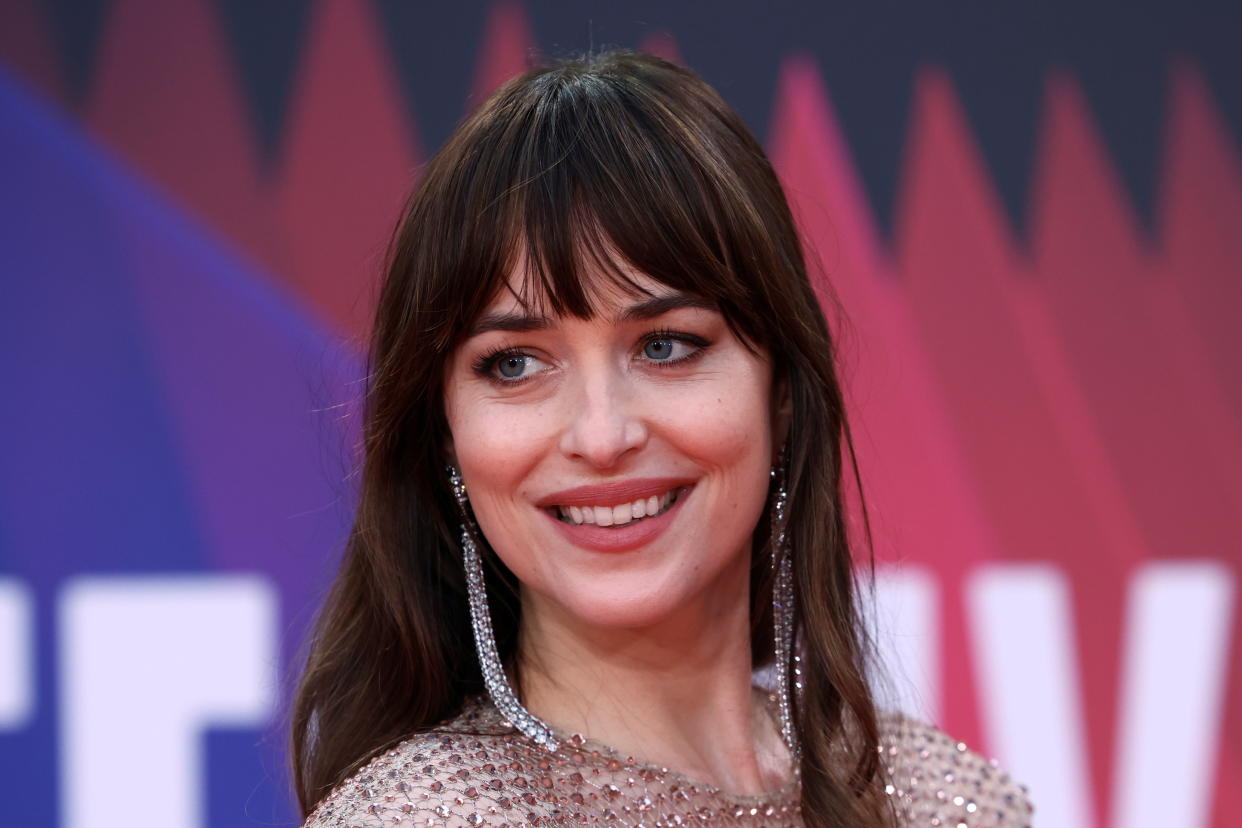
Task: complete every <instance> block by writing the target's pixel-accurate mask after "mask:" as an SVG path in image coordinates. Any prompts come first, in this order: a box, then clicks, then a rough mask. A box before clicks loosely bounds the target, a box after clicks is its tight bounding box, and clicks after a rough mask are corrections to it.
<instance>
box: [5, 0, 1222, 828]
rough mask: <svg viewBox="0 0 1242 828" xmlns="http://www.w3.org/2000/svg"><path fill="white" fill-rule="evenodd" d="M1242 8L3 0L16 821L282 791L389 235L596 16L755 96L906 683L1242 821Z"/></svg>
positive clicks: (1112, 801)
mask: <svg viewBox="0 0 1242 828" xmlns="http://www.w3.org/2000/svg"><path fill="white" fill-rule="evenodd" d="M1240 24H1242V14H1239V13H1238V12H1237V11H1236V10H1234V9H1231V8H1229V7H1228V6H1226V5H1224V4H1220V5H1219V6H1216V5H1211V4H1202V3H1200V4H1186V3H1173V2H1165V3H1148V4H1144V5H1142V6H1138V7H1136V6H1134V5H1133V4H1131V5H1127V6H1120V5H1117V6H1114V5H1111V4H1110V5H1107V6H1105V5H1098V6H1096V5H1087V6H1084V5H1083V4H1080V3H1049V4H1029V7H1028V6H1019V5H1011V4H982V3H980V4H955V5H952V6H950V5H947V4H901V3H874V4H846V3H839V4H833V3H809V2H807V3H788V2H778V3H763V4H760V3H743V2H736V0H730V2H722V3H710V4H709V3H685V4H665V3H653V2H638V3H623V4H605V3H576V2H537V1H536V0H531V2H528V3H521V2H487V3H485V2H463V3H453V4H443V5H442V6H441V5H439V4H437V5H436V6H434V7H428V6H427V5H425V4H415V3H406V2H400V1H399V0H392V1H391V2H373V1H372V0H315V2H294V0H280V2H263V3H248V2H243V0H220V1H219V2H209V0H90V2H70V0H48V1H47V2H38V0H3V2H2V3H0V381H2V387H3V405H2V406H0V824H3V825H22V826H31V828H38V826H47V828H51V827H52V826H65V828H103V827H104V826H120V825H124V826H163V827H164V828H197V826H258V825H262V826H273V825H296V824H297V822H298V817H297V814H296V810H295V808H294V806H293V804H292V797H291V794H290V783H289V778H288V772H287V769H286V761H287V759H286V743H287V716H288V698H289V694H290V691H291V685H292V682H293V680H294V677H295V676H296V672H297V668H298V664H299V658H300V657H301V656H302V655H303V653H304V650H303V647H304V636H305V632H306V630H307V628H308V625H309V623H310V621H311V619H312V618H313V616H314V613H315V611H316V609H317V607H318V604H319V602H320V601H321V599H322V597H323V594H324V591H325V589H326V586H327V584H328V582H329V581H330V578H331V576H332V573H333V571H334V567H335V565H336V562H337V561H338V559H339V555H340V552H341V547H342V543H343V540H344V538H345V536H346V533H347V532H348V528H349V522H350V514H351V505H352V503H353V498H354V492H355V486H354V483H355V479H356V468H357V461H358V455H357V449H356V447H357V439H358V419H359V408H358V392H359V389H360V387H361V380H362V374H363V368H362V365H363V361H362V360H363V355H364V354H363V343H364V342H365V337H366V332H367V324H368V322H367V318H368V314H369V312H370V310H371V308H372V306H373V301H374V297H375V285H376V277H377V274H378V270H379V266H380V259H381V257H382V253H383V247H384V244H385V241H386V236H387V234H388V232H389V231H390V230H391V228H392V226H393V223H394V221H395V219H396V215H397V211H398V208H399V205H400V203H401V201H402V198H403V196H404V195H405V194H406V193H407V192H408V191H409V189H410V188H411V187H412V186H414V185H415V184H416V182H417V180H418V176H419V171H420V165H421V164H422V163H423V162H424V161H425V160H426V159H427V158H428V157H429V156H430V154H431V153H433V152H434V151H435V149H436V147H437V146H438V145H439V144H440V143H441V142H442V141H443V140H444V138H445V137H446V136H447V135H448V134H449V132H450V131H451V129H452V128H453V126H454V124H455V123H456V122H457V121H458V119H459V118H460V117H461V116H462V115H463V114H464V113H465V112H467V111H468V110H469V109H470V108H471V107H472V106H473V105H475V104H477V103H478V102H479V101H481V100H482V99H483V98H484V97H485V96H486V95H487V93H488V92H489V91H490V90H492V89H494V88H495V87H496V86H497V85H498V84H499V83H500V82H502V81H503V80H504V79H505V78H507V77H510V76H511V75H513V74H515V73H517V72H519V71H521V70H522V69H523V68H524V67H525V66H527V65H528V64H529V62H530V61H532V60H536V59H538V57H539V56H561V55H567V54H572V53H575V52H580V51H583V50H588V49H599V48H602V47H606V46H629V47H638V48H643V49H647V50H649V51H652V52H656V53H658V54H661V55H664V56H666V57H669V58H670V59H673V60H677V61H680V62H683V63H685V64H687V65H689V66H691V67H692V68H694V69H696V70H697V71H699V72H700V73H701V74H703V75H704V77H706V79H707V80H708V81H709V82H711V83H712V84H714V85H715V86H716V87H717V88H718V89H719V90H720V91H721V93H722V94H723V95H724V96H725V97H726V98H727V99H728V100H729V101H730V102H731V103H732V104H733V105H734V106H735V107H736V108H737V109H738V110H739V111H740V112H741V113H742V115H743V117H745V118H746V120H747V121H748V122H749V123H750V125H751V127H752V128H753V129H754V131H755V133H756V134H757V135H758V136H759V138H760V139H761V140H762V141H763V142H764V143H765V146H766V147H767V149H768V152H769V154H770V156H771V158H772V161H773V163H774V164H775V166H776V168H777V170H778V172H779V174H780V175H781V177H782V179H783V181H784V182H785V184H786V188H787V192H788V195H789V197H790V201H791V203H792V205H793V208H794V211H795V213H796V215H797V217H798V220H799V223H800V225H801V228H802V230H803V233H804V235H805V240H806V245H807V249H808V253H809V254H810V256H811V261H812V263H813V267H812V271H813V278H814V279H815V282H816V287H817V289H818V290H819V291H820V293H821V298H822V299H823V300H824V301H825V302H826V303H828V302H833V301H834V299H833V297H836V299H839V301H840V303H841V306H842V307H843V308H844V313H845V316H844V318H842V319H840V320H839V324H838V330H837V333H838V336H839V338H840V341H841V343H842V360H841V371H842V375H843V378H844V379H845V382H846V384H847V386H848V394H849V405H850V409H851V416H852V417H853V422H854V428H855V435H856V441H857V451H858V459H859V463H860V465H861V470H862V476H863V482H864V487H865V491H866V495H867V498H868V504H869V508H870V516H871V522H872V528H873V531H874V533H875V555H876V560H877V578H876V591H875V599H874V600H875V603H874V606H873V607H872V609H873V617H874V620H875V624H876V629H877V633H878V636H879V639H880V641H881V643H882V648H883V655H884V659H885V666H886V672H887V677H888V680H887V681H886V682H884V684H883V686H882V687H879V686H878V687H877V690H878V692H880V693H882V694H883V696H884V698H885V703H886V704H891V705H895V706H900V707H903V708H905V709H906V710H908V711H909V712H911V713H913V714H915V715H918V716H921V717H923V718H926V719H928V720H931V721H934V722H936V723H937V724H939V725H940V726H941V727H943V728H945V729H946V730H948V731H949V732H951V733H953V734H954V735H955V736H957V737H958V738H961V739H962V740H964V741H965V742H967V743H968V744H970V745H971V746H972V747H973V748H975V749H977V750H979V751H981V752H983V753H985V754H987V755H989V756H994V757H996V758H997V759H998V760H999V761H1000V762H1001V764H1002V765H1003V766H1004V767H1005V768H1006V769H1007V770H1009V771H1010V772H1011V773H1013V775H1015V776H1016V777H1018V778H1019V779H1020V780H1022V781H1023V782H1025V783H1026V784H1027V785H1028V787H1029V788H1030V790H1031V794H1032V798H1033V800H1034V802H1035V804H1036V819H1035V822H1036V824H1037V825H1040V826H1057V827H1058V828H1074V827H1075V826H1083V827H1084V828H1088V827H1094V826H1101V827H1102V826H1119V827H1122V828H1129V827H1130V826H1156V825H1160V826H1167V825H1178V826H1188V828H1193V827H1194V826H1227V825H1236V824H1238V823H1237V820H1238V816H1237V815H1238V814H1239V813H1242V643H1240V640H1239V629H1240V628H1239V613H1238V607H1237V590H1238V576H1239V564H1240V563H1242V144H1240V141H1239V137H1240V136H1242V51H1239V50H1238V49H1237V46H1236V38H1237V32H1238V31H1242V25H1240ZM834 318H835V317H834Z"/></svg>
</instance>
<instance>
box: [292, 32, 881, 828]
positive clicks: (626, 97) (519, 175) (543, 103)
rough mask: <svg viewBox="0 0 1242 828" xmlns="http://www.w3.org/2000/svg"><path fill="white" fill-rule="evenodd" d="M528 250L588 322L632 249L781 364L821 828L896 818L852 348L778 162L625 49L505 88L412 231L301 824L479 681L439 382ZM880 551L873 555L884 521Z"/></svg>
mask: <svg viewBox="0 0 1242 828" xmlns="http://www.w3.org/2000/svg"><path fill="white" fill-rule="evenodd" d="M519 256H525V257H526V264H527V268H528V270H527V272H528V273H531V274H534V275H533V276H532V277H531V279H532V283H531V284H528V285H527V286H526V287H527V288H528V289H527V290H526V291H525V295H526V296H528V297H537V300H538V301H541V302H544V303H546V304H547V306H548V309H549V310H551V311H552V312H553V313H556V314H569V315H574V316H579V317H588V316H590V315H591V313H592V308H591V303H590V300H589V294H588V292H587V290H586V287H585V281H586V280H585V279H584V274H585V272H586V271H587V270H588V269H589V270H590V271H591V272H603V273H605V274H608V278H611V279H613V280H615V281H616V282H617V283H618V284H621V285H622V286H624V287H627V288H628V289H631V290H638V288H637V286H636V285H634V284H633V283H631V282H629V281H628V280H627V278H626V276H625V274H624V273H623V272H622V268H621V267H619V266H618V265H617V262H616V259H615V258H614V257H617V256H619V257H621V258H623V259H624V261H625V262H626V263H628V264H629V265H630V266H632V267H633V268H635V269H637V270H638V271H641V272H642V273H645V274H648V275H649V276H651V277H652V278H654V279H655V280H657V281H659V282H661V283H664V284H666V285H668V286H670V287H672V288H674V289H677V290H680V291H684V292H687V293H691V294H694V295H698V296H701V297H705V298H707V299H709V300H710V301H712V302H714V303H715V304H716V306H717V307H718V308H719V309H720V311H721V313H722V314H723V315H724V317H725V318H726V320H728V323H729V325H730V327H731V328H733V330H734V331H735V332H736V333H737V334H738V335H739V337H741V338H742V339H743V341H744V342H747V343H748V344H749V345H751V346H752V347H760V348H764V349H766V350H767V352H768V353H769V354H770V356H771V358H772V362H773V365H774V369H775V376H776V381H777V382H780V383H783V384H784V386H785V387H786V388H787V389H788V394H789V398H790V404H791V424H790V427H789V434H788V437H787V441H786V448H785V451H786V455H787V457H788V464H789V466H788V472H787V488H788V491H789V514H790V523H789V527H788V532H789V537H790V541H791V544H792V549H793V555H794V562H795V573H796V574H795V580H796V587H795V588H796V591H797V598H798V606H799V617H798V630H799V633H798V634H799V639H800V645H801V653H802V661H801V664H800V665H799V666H800V669H801V680H802V683H803V685H804V693H803V694H802V703H801V704H800V705H798V706H797V709H796V721H797V727H798V731H799V734H800V741H801V744H802V751H803V757H802V780H803V790H802V800H803V814H804V819H805V822H806V824H807V825H808V826H827V825H840V824H845V825H880V824H887V823H888V822H889V821H890V812H889V811H887V810H886V809H887V802H886V797H884V796H883V795H882V792H881V791H880V788H882V782H881V769H880V765H879V761H878V755H877V746H878V741H879V737H878V725H877V719H876V711H875V707H874V704H873V701H872V697H871V693H870V690H869V687H868V683H867V665H868V654H869V651H870V644H869V638H868V636H867V635H866V633H865V630H864V627H863V625H862V623H861V619H860V616H859V613H858V607H857V603H856V585H855V582H854V572H855V570H854V567H853V565H852V563H853V562H852V560H851V554H850V549H851V541H850V538H849V537H848V535H847V532H846V522H845V512H844V508H845V497H844V492H843V490H842V470H843V467H842V462H843V454H844V452H843V448H845V449H848V453H849V458H850V463H851V467H852V469H853V475H854V479H855V482H856V483H858V471H857V464H856V462H855V460H854V453H853V446H852V441H851V438H850V432H849V427H848V425H847V423H846V419H845V412H844V406H843V401H842V394H841V388H840V386H839V383H838V380H837V376H836V373H835V370H834V361H835V348H834V343H833V339H832V337H831V336H830V334H829V330H828V326H827V324H826V322H825V319H824V316H823V313H822V311H821V310H820V306H819V304H818V302H817V300H816V296H815V293H814V292H813V291H812V288H811V285H810V283H809V281H808V279H807V273H806V266H805V263H804V260H803V255H802V250H801V246H800V241H799V237H798V233H797V231H796V228H795V225H794V221H793V218H792V216H791V214H790V211H789V207H788V204H787V203H786V200H785V195H784V192H783V191H782V189H781V187H780V184H779V182H778V181H777V178H776V175H775V174H774V172H773V170H772V168H771V165H770V163H769V162H768V159H767V157H766V156H765V155H764V152H763V150H762V148H761V147H760V146H759V144H758V142H757V141H756V140H755V138H754V137H753V136H752V135H751V134H750V132H749V131H748V130H747V128H746V127H745V125H744V124H743V123H742V121H741V119H740V118H739V117H738V116H737V114H736V113H735V112H733V110H732V109H730V107H729V106H728V105H727V104H726V103H725V102H724V101H723V100H722V99H721V98H720V96H719V95H718V94H717V93H716V92H715V91H714V90H713V89H712V88H711V87H709V86H708V85H707V84H706V83H704V82H703V81H702V80H701V79H700V78H698V77H697V76H696V75H695V74H694V73H692V72H690V71H689V70H687V69H685V68H683V67H680V66H676V65H674V64H672V63H669V62H667V61H664V60H661V59H659V58H656V57H652V56H649V55H645V54H641V53H637V52H632V51H621V50H617V51H609V52H605V53H602V54H597V55H594V56H591V57H587V58H582V59H574V60H565V61H560V62H557V63H555V64H552V65H549V66H545V67H542V68H538V69H532V70H531V71H529V72H527V73H525V74H524V75H522V76H520V77H518V78H515V79H513V80H512V81H510V82H509V83H507V84H506V85H504V86H503V87H502V88H501V89H500V90H498V91H497V92H496V93H495V94H494V95H493V96H492V97H491V98H489V99H488V100H487V101H486V102H485V103H484V104H483V105H482V106H481V107H480V108H479V109H478V110H477V111H476V112H475V113H474V114H473V115H471V116H470V117H469V118H467V119H466V120H465V121H464V122H463V123H462V124H461V125H460V126H459V127H458V129H457V130H456V131H455V132H454V133H453V135H452V136H451V137H450V138H449V140H448V142H447V143H446V144H445V145H444V147H443V148H442V149H441V150H440V151H439V152H438V153H437V154H436V156H435V157H434V158H433V159H432V160H431V162H430V163H429V164H428V165H427V167H426V169H425V172H424V175H423V178H422V181H421V183H420V185H419V186H418V188H417V189H416V191H415V193H414V194H413V195H412V197H411V199H410V201H409V202H408V204H407V206H406V208H405V210H404V213H403V215H402V217H401V220H400V222H399V225H398V228H397V232H396V234H395V236H394V238H393V241H392V244H391V247H390V250H389V256H388V263H387V274H386V278H385V280H384V283H383V287H382V290H381V294H380V298H379V306H378V309H377V311H376V317H375V328H374V331H373V334H372V340H371V348H370V355H369V364H368V367H369V371H368V375H367V384H366V397H365V426H364V428H365V434H364V451H365V457H364V464H363V472H362V481H361V497H360V502H359V504H358V507H357V514H356V519H355V522H354V526H353V530H352V533H351V536H350V538H349V542H348V546H347V549H346V552H345V556H344V560H343V562H342V564H341V569H340V572H339V574H338V576H337V578H336V580H335V582H334V584H333V587H332V590H331V592H330V594H329V596H328V599H327V602H326V605H325V606H324V608H323V611H322V613H321V614H320V616H319V618H318V621H317V625H316V628H315V631H314V636H313V639H312V642H311V649H310V654H309V658H308V663H307V665H306V669H305V672H304V674H303V676H302V679H301V683H300V686H299V688H298V692H297V695H296V699H295V702H294V709H293V722H292V725H293V734H292V737H293V744H292V748H293V755H292V761H293V765H294V776H295V779H296V787H297V795H298V799H299V803H300V805H301V807H302V809H303V811H304V812H309V811H310V810H312V809H313V807H314V806H315V804H316V803H317V802H318V801H319V800H320V799H321V798H322V797H323V796H324V795H325V794H327V793H328V792H329V790H331V789H332V788H333V787H334V786H335V785H337V784H338V783H340V782H341V781H342V779H344V778H345V777H346V776H349V775H350V774H351V773H352V772H354V771H355V770H356V769H357V768H358V767H359V766H360V765H361V764H362V763H364V762H365V761H366V760H367V759H368V758H369V757H370V756H372V755H373V754H375V753H376V752H378V751H380V750H382V749H384V748H386V747H388V746H390V745H392V744H394V743H396V742H398V741H400V740H402V739H405V738H408V737H409V736H410V734H412V733H414V732H417V731H420V730H426V729H429V728H431V727H433V726H434V725H436V724H437V723H439V722H441V721H442V720H444V719H445V718H447V717H450V716H452V715H454V714H455V713H457V712H458V711H459V710H460V708H461V705H462V703H463V701H464V700H465V699H466V698H467V697H468V696H470V695H473V694H475V693H479V692H481V691H482V689H483V688H482V681H481V677H480V675H479V668H478V664H477V661H476V659H475V654H474V646H473V641H472V638H471V628H470V620H469V613H468V608H467V603H466V590H465V584H464V576H463V572H462V567H461V562H460V550H459V548H458V545H457V542H456V538H455V534H456V532H455V528H454V527H455V523H456V521H455V519H454V505H453V503H452V501H451V499H450V495H449V491H448V486H447V483H446V478H445V475H444V471H443V469H444V465H445V457H444V450H445V449H444V447H445V446H446V444H447V443H446V437H447V427H446V424H445V419H444V410H443V392H444V387H443V386H444V374H445V365H446V362H447V360H448V359H449V357H450V355H451V354H452V352H453V349H454V348H455V347H456V345H457V344H458V343H459V342H460V341H461V340H462V339H463V338H464V333H465V331H466V330H467V329H468V327H469V325H470V324H471V323H472V322H473V321H474V320H475V318H476V317H477V316H478V315H479V314H480V313H481V312H482V310H483V308H484V307H485V305H486V304H487V303H488V302H489V301H490V300H491V298H492V297H493V296H494V295H495V294H496V292H497V291H498V290H501V289H502V286H503V284H504V283H505V279H506V277H507V275H508V274H509V273H511V272H512V271H513V265H514V264H515V262H517V260H518V259H517V257H519ZM859 490H860V491H861V486H860V487H859ZM863 523H864V526H865V525H866V521H865V510H864V522H863ZM766 535H767V532H766V527H765V526H763V525H761V526H759V527H756V531H755V543H754V545H753V556H752V578H751V581H752V584H751V617H752V627H753V635H752V651H753V654H754V663H755V664H756V666H759V665H762V664H764V663H767V662H770V661H771V659H772V645H771V609H770V604H771V578H770V565H769V556H768V553H769V550H768V548H767V539H766ZM866 540H867V545H868V548H869V544H870V538H869V531H868V532H867V537H866ZM485 557H486V560H487V564H486V565H487V566H488V569H489V580H488V589H489V598H490V601H491V607H492V614H493V622H494V625H495V628H496V634H497V643H498V646H499V649H500V652H501V654H502V656H503V657H505V659H506V660H507V661H508V662H509V663H510V667H511V668H513V669H515V670H516V668H517V665H516V664H513V663H512V662H513V658H514V654H515V645H516V639H517V631H518V625H519V622H520V618H521V606H520V602H519V601H518V597H517V591H516V589H515V584H514V578H513V576H512V574H511V573H509V572H507V570H505V568H504V565H503V564H502V563H500V561H499V560H498V559H497V558H496V556H495V555H494V554H491V553H490V552H489V553H486V555H485ZM868 558H869V555H868ZM519 684H520V681H519Z"/></svg>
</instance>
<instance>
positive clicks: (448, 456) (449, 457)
mask: <svg viewBox="0 0 1242 828" xmlns="http://www.w3.org/2000/svg"><path fill="white" fill-rule="evenodd" d="M445 431H446V435H445V437H444V462H445V463H447V464H448V465H450V466H452V467H454V468H456V469H460V468H461V466H459V465H457V450H456V448H455V446H454V444H453V434H452V432H448V431H447V429H446V430H445Z"/></svg>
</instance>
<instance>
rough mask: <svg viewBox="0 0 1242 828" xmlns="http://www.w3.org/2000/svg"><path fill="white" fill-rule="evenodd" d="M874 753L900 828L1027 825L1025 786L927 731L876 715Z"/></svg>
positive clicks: (909, 721) (901, 718)
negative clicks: (905, 827) (881, 766)
mask: <svg viewBox="0 0 1242 828" xmlns="http://www.w3.org/2000/svg"><path fill="white" fill-rule="evenodd" d="M880 752H881V755H882V757H883V760H884V769H885V771H886V773H887V775H888V788H887V790H888V793H889V795H890V796H892V797H893V804H894V805H895V806H896V810H897V813H898V816H899V817H901V820H902V823H903V824H908V825H958V824H967V825H972V826H974V825H981V826H982V825H1006V826H1029V825H1030V824H1031V814H1032V812H1033V810H1034V809H1033V807H1032V805H1031V801H1030V796H1029V794H1028V792H1027V789H1026V786H1024V785H1022V784H1020V783H1019V782H1018V781H1017V780H1015V779H1013V778H1012V777H1011V776H1010V775H1009V774H1008V773H1006V772H1005V771H1004V770H1003V769H1002V768H1001V767H1000V766H999V765H998V764H997V763H996V761H995V760H992V759H985V758H984V757H983V756H980V755H979V754H978V753H976V752H974V751H972V750H971V749H970V748H968V747H967V746H966V745H965V744H964V743H962V742H959V741H957V740H956V739H953V738H952V737H951V736H949V735H948V734H946V733H944V732H943V731H941V730H940V729H938V728H936V727H935V726H933V725H930V724H927V723H926V722H922V721H919V720H917V719H913V718H910V717H909V716H905V715H904V714H901V713H881V714H880Z"/></svg>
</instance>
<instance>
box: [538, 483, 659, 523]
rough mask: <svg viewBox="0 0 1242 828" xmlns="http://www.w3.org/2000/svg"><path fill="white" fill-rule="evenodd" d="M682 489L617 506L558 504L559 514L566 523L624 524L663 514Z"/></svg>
mask: <svg viewBox="0 0 1242 828" xmlns="http://www.w3.org/2000/svg"><path fill="white" fill-rule="evenodd" d="M680 491H681V489H679V488H678V489H673V490H672V491H668V492H665V493H664V494H663V495H652V496H651V497H646V498H643V497H640V498H638V499H637V500H634V501H631V502H629V503H619V504H617V505H616V506H581V507H579V506H557V507H556V511H557V516H558V517H560V519H561V520H563V521H565V522H566V523H569V524H572V525H574V526H579V525H581V524H583V523H593V524H595V525H596V526H624V525H625V524H627V523H629V522H631V521H637V520H646V519H647V518H650V517H656V516H658V515H660V514H663V513H664V511H665V510H666V509H668V508H669V507H670V506H672V505H673V503H675V502H676V500H677V494H678V492H680Z"/></svg>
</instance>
